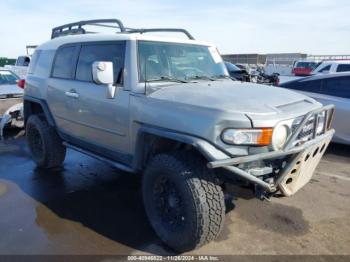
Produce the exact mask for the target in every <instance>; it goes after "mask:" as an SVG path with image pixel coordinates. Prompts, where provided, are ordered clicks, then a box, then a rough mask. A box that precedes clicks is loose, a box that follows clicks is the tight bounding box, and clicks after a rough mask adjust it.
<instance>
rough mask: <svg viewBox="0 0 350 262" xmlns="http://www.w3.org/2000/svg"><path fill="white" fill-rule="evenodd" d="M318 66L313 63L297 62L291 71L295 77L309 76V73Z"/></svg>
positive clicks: (316, 63)
mask: <svg viewBox="0 0 350 262" xmlns="http://www.w3.org/2000/svg"><path fill="white" fill-rule="evenodd" d="M318 65H319V63H318V62H315V61H297V62H295V64H294V67H293V69H292V74H293V75H295V76H309V75H310V74H311V72H312V71H313V70H314V69H315V68H316V67H317V66H318Z"/></svg>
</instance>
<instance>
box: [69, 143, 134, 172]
mask: <svg viewBox="0 0 350 262" xmlns="http://www.w3.org/2000/svg"><path fill="white" fill-rule="evenodd" d="M63 145H65V146H66V147H68V148H70V149H73V150H75V151H78V152H80V153H83V154H85V155H88V156H91V157H93V158H95V159H97V160H100V161H102V162H105V163H107V164H109V165H111V166H113V167H115V168H118V169H121V170H123V171H127V172H130V173H136V171H135V170H134V169H132V168H130V167H128V166H127V165H124V164H122V163H119V162H117V161H113V160H110V159H108V158H105V157H103V156H99V155H96V154H94V153H92V152H90V151H87V150H84V149H82V148H80V147H76V146H73V145H72V144H69V143H67V142H63Z"/></svg>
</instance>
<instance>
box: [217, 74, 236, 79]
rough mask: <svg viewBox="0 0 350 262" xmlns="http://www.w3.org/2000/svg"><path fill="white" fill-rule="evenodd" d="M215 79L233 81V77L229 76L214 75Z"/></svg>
mask: <svg viewBox="0 0 350 262" xmlns="http://www.w3.org/2000/svg"><path fill="white" fill-rule="evenodd" d="M212 78H213V79H222V78H225V79H232V77H230V76H228V75H214V76H212Z"/></svg>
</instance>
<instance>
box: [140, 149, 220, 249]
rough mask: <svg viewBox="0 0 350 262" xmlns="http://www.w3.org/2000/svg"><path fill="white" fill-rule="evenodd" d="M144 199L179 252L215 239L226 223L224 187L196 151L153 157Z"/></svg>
mask: <svg viewBox="0 0 350 262" xmlns="http://www.w3.org/2000/svg"><path fill="white" fill-rule="evenodd" d="M143 199H144V205H145V209H146V213H147V215H148V218H149V220H150V223H151V224H152V226H153V228H154V230H155V232H156V233H157V235H158V236H159V237H160V238H161V240H162V241H163V242H165V243H166V244H167V245H168V246H170V247H171V248H173V249H175V250H177V251H180V252H185V251H189V250H192V249H195V248H197V247H200V246H202V245H204V244H206V243H208V242H210V241H211V240H213V239H215V238H216V237H217V236H218V235H219V234H220V231H221V229H222V227H223V224H224V217H225V204H224V195H223V192H222V189H221V187H220V186H219V185H217V184H216V183H215V182H214V175H213V174H212V173H211V172H210V170H208V169H207V168H206V166H205V163H204V162H203V161H202V160H201V159H200V158H199V157H198V156H196V155H192V154H191V155H186V154H184V153H182V154H181V152H176V153H174V154H159V155H156V156H155V157H153V158H152V159H151V161H150V162H149V165H148V166H147V168H146V171H145V173H144V177H143Z"/></svg>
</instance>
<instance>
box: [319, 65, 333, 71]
mask: <svg viewBox="0 0 350 262" xmlns="http://www.w3.org/2000/svg"><path fill="white" fill-rule="evenodd" d="M329 70H331V65H328V66H325V67H324V68H322V69H320V71H319V72H325V71H329Z"/></svg>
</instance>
